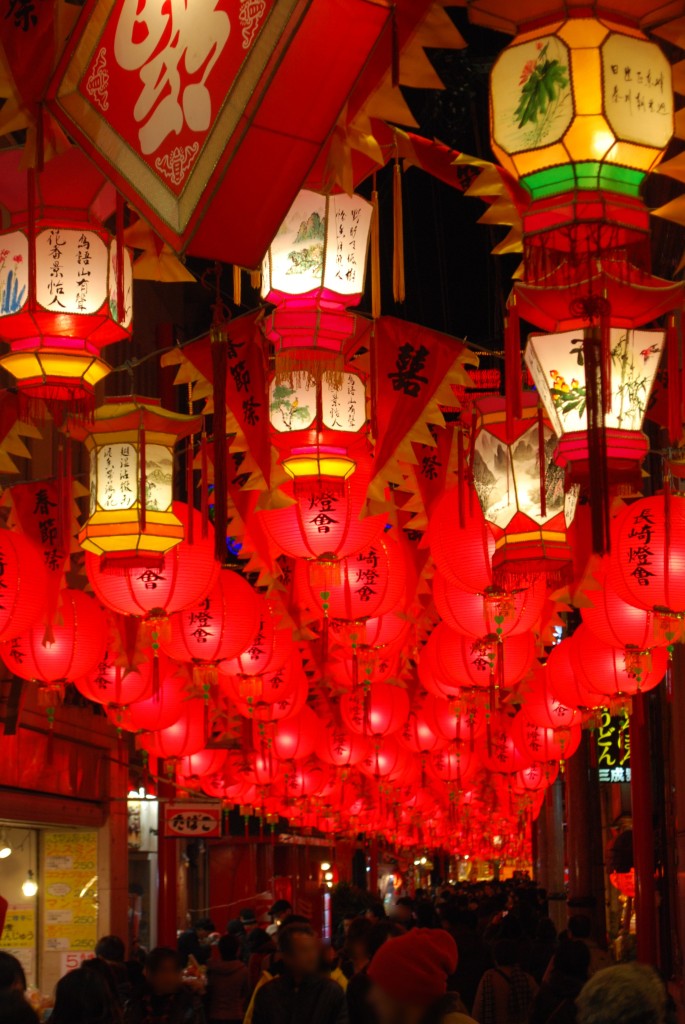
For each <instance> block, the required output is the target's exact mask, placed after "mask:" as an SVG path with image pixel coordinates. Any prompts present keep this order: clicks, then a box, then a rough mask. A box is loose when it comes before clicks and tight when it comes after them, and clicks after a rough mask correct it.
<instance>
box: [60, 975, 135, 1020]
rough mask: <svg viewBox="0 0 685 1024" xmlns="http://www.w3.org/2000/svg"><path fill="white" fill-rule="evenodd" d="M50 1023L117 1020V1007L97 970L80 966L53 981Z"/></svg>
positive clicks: (119, 1016) (118, 1012)
mask: <svg viewBox="0 0 685 1024" xmlns="http://www.w3.org/2000/svg"><path fill="white" fill-rule="evenodd" d="M50 1020H51V1021H52V1024H93V1022H94V1021H97V1024H119V1022H120V1021H121V1011H120V1009H119V1004H118V1002H117V1000H116V999H113V998H112V989H111V987H110V986H109V985H108V984H107V981H106V980H105V978H104V976H103V974H101V973H100V971H98V970H93V969H91V968H88V969H87V968H85V967H84V966H81V967H79V968H77V970H75V971H70V972H69V974H65V975H64V977H63V978H61V979H60V980H59V981H58V982H57V988H56V989H55V1007H54V1009H53V1011H52V1013H51V1015H50Z"/></svg>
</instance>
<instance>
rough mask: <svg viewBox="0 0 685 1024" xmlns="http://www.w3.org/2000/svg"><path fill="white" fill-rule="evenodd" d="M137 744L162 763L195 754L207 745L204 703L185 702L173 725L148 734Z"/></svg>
mask: <svg viewBox="0 0 685 1024" xmlns="http://www.w3.org/2000/svg"><path fill="white" fill-rule="evenodd" d="M138 743H139V745H140V746H141V747H142V749H143V750H147V752H148V754H150V756H151V757H159V758H161V759H162V760H163V761H166V760H168V759H170V758H177V757H189V756H191V755H192V754H197V753H198V752H199V751H200V750H202V749H203V748H204V747H205V746H206V744H207V727H206V715H205V706H204V703H203V702H202V701H200V700H195V701H187V702H186V704H185V706H184V708H183V710H182V712H181V716H180V718H178V719H177V720H176V721H175V722H174V724H173V725H169V726H167V727H166V729H158V730H157V731H156V732H153V733H148V734H147V735H145V736H143V737H142V738H139V740H138Z"/></svg>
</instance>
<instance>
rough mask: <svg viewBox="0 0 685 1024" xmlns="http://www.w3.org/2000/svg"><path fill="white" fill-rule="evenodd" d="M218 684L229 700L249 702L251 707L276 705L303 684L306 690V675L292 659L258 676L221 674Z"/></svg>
mask: <svg viewBox="0 0 685 1024" xmlns="http://www.w3.org/2000/svg"><path fill="white" fill-rule="evenodd" d="M218 682H219V689H220V691H221V692H222V693H223V694H225V696H226V697H228V699H229V700H234V701H238V702H244V701H247V703H248V704H249V705H250V706H251V707H255V706H258V705H260V704H276V703H278V702H280V701H281V700H283V699H284V698H286V697H289V696H290V695H291V694H292V693H293V692H294V691H295V689H296V687H299V686H300V685H301V684H304V685H305V689H306V681H305V679H304V674H303V672H302V671H301V668H300V666H299V665H297V666H296V665H295V663H294V662H293V660H292V659H290V660H288V661H286V662H285V664H284V665H281V667H280V668H277V669H275V670H274V671H273V672H263V673H262V674H261V675H258V676H248V675H228V674H227V673H226V672H220V673H219V677H218Z"/></svg>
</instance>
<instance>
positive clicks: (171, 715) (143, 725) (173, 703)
mask: <svg viewBox="0 0 685 1024" xmlns="http://www.w3.org/2000/svg"><path fill="white" fill-rule="evenodd" d="M160 668H162V666H161V665H160ZM165 668H166V666H165ZM185 684H186V677H185V676H183V675H182V674H180V673H179V672H178V671H177V669H176V668H175V667H174V666H172V667H170V668H166V671H165V672H164V673H163V674H162V676H161V682H160V684H159V688H158V692H157V693H154V694H153V695H152V696H151V697H146V698H145V700H138V701H136V702H135V703H132V704H129V705H128V706H127V707H125V708H123V710H122V711H121V712H119V714H118V716H117V717H116V718H115V719H114V721H116V722H117V724H118V725H120V726H121V728H123V729H128V730H129V731H130V732H138V731H139V730H145V731H146V732H152V731H154V730H156V729H166V728H168V727H169V726H170V725H173V724H174V722H177V721H178V719H179V718H180V717H181V714H182V712H183V708H184V698H185Z"/></svg>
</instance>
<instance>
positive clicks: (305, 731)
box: [273, 706, 321, 761]
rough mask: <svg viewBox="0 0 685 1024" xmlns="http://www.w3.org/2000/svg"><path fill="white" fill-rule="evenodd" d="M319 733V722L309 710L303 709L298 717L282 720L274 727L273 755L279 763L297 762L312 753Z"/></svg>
mask: <svg viewBox="0 0 685 1024" xmlns="http://www.w3.org/2000/svg"><path fill="white" fill-rule="evenodd" d="M320 731H321V721H320V720H319V718H318V717H317V715H315V714H314V712H313V711H312V710H311V708H308V707H306V706H305V707H304V708H302V710H301V711H300V713H299V714H298V715H293V716H291V717H290V718H286V719H283V720H282V721H280V722H278V723H277V724H276V725H275V727H274V733H273V749H274V754H275V755H276V757H278V758H279V759H280V760H281V761H298V760H301V759H302V758H305V757H309V756H310V754H313V753H314V748H315V746H316V742H317V739H318V737H319V734H320Z"/></svg>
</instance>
